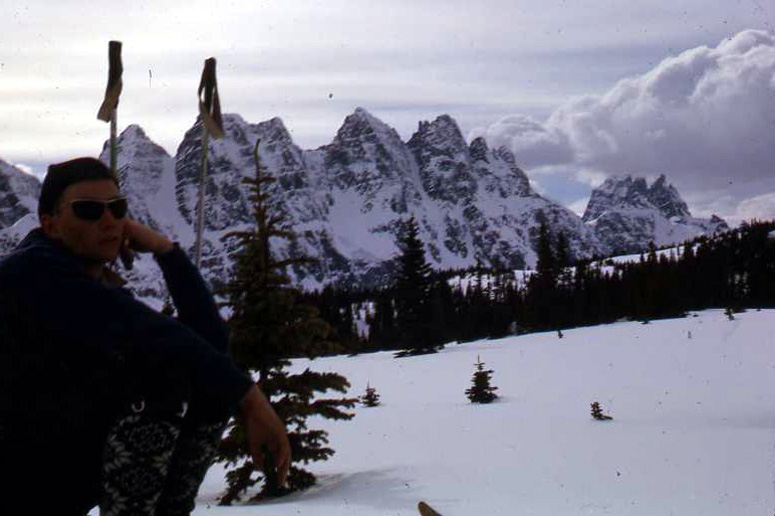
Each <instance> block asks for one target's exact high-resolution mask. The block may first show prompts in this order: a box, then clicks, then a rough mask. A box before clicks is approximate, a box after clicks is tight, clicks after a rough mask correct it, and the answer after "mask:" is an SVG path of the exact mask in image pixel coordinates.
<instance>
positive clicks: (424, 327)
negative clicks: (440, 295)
mask: <svg viewBox="0 0 775 516" xmlns="http://www.w3.org/2000/svg"><path fill="white" fill-rule="evenodd" d="M419 233H420V228H419V226H418V225H417V221H416V220H415V219H414V217H411V218H410V219H409V221H408V222H407V224H406V227H405V228H404V234H403V236H402V238H401V241H400V244H399V246H400V248H401V251H402V253H401V256H400V257H399V269H398V275H397V278H396V281H395V287H394V291H395V299H396V324H397V326H398V332H399V335H400V339H401V347H402V348H403V349H404V350H405V351H404V352H403V353H401V354H402V355H404V354H411V355H416V354H422V353H430V352H433V351H435V348H436V346H437V345H438V344H440V342H439V336H438V335H434V334H433V331H432V328H433V306H432V287H433V271H432V270H431V267H430V265H428V262H427V261H426V260H425V244H423V242H422V240H420V237H419Z"/></svg>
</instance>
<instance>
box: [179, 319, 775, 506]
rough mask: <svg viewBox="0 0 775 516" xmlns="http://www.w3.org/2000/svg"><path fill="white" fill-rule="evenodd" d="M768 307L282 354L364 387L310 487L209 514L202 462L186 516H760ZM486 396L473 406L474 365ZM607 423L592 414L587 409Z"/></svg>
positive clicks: (767, 469) (769, 401)
mask: <svg viewBox="0 0 775 516" xmlns="http://www.w3.org/2000/svg"><path fill="white" fill-rule="evenodd" d="M774 321H775V311H773V310H764V311H761V312H757V311H749V312H746V313H742V314H736V315H735V320H733V321H730V320H728V319H727V317H726V316H725V315H724V313H723V312H722V311H721V310H708V311H704V312H700V313H699V314H697V315H696V316H694V315H692V316H689V317H687V318H683V319H673V320H661V321H652V322H651V323H650V324H648V325H643V324H640V323H637V322H626V323H616V324H610V325H604V326H597V327H589V328H579V329H573V330H567V331H564V332H563V333H564V337H563V338H562V339H558V338H557V334H556V333H552V332H549V333H537V334H531V335H524V336H520V337H510V338H505V339H500V340H490V341H480V342H475V343H470V344H463V345H455V344H451V345H448V346H447V348H446V349H445V350H443V351H442V352H441V353H439V354H437V355H427V356H421V357H414V358H404V359H394V358H392V354H390V353H375V354H367V355H361V356H357V357H343V356H342V357H330V358H323V359H318V360H315V361H312V362H310V361H296V362H294V365H293V367H294V369H296V370H299V371H300V370H302V369H303V368H305V367H310V368H312V369H314V370H318V371H336V372H338V373H341V374H344V375H345V376H346V377H347V378H348V379H349V380H350V382H351V384H352V387H351V389H350V392H349V395H350V396H360V395H362V394H363V393H364V392H365V388H366V384H367V382H368V383H370V384H371V386H372V387H375V388H376V389H377V393H378V394H379V395H380V397H381V399H380V401H381V402H382V405H380V406H378V407H375V408H366V407H362V406H359V407H358V408H357V409H356V411H357V415H356V417H355V418H354V419H353V420H352V421H348V422H329V421H326V422H323V421H320V420H317V421H314V422H312V428H324V429H327V430H328V431H329V433H330V437H331V446H332V447H333V448H334V449H335V450H336V454H335V455H334V456H333V457H332V458H331V459H330V460H329V461H327V462H324V463H320V464H312V465H310V469H311V470H312V471H314V472H315V474H316V475H318V477H319V479H320V482H319V484H318V485H317V486H316V487H314V488H312V489H310V490H309V491H307V492H304V493H299V494H295V495H293V496H289V497H287V498H284V499H280V500H276V501H272V502H270V503H269V504H264V505H247V506H234V507H218V506H217V505H216V503H215V499H216V496H217V494H218V493H219V492H221V491H222V490H223V485H224V484H223V471H222V468H221V467H220V466H215V467H213V468H212V469H211V471H210V473H209V474H208V476H207V479H206V481H205V484H204V486H203V489H202V490H201V492H200V497H199V502H198V505H197V509H196V511H195V512H194V514H195V515H196V516H206V515H218V516H248V515H254V514H261V513H271V514H273V515H275V516H311V515H314V516H343V515H353V516H383V515H397V516H417V512H416V509H415V506H416V504H417V502H418V501H419V500H426V501H427V502H429V503H430V504H431V505H433V506H435V507H436V508H437V509H438V510H439V511H440V512H441V514H443V515H444V516H470V515H502V516H512V515H533V516H578V515H580V514H591V515H605V514H609V515H628V516H653V515H656V514H675V515H681V516H729V515H746V516H748V515H751V516H754V515H759V514H770V512H771V511H772V508H773V507H775V491H773V488H772V483H773V479H774V478H775V475H774V474H773V469H772V453H773V449H775V432H774V431H773V430H775V417H774V416H773V415H772V407H773V406H775V391H773V389H772V388H771V383H772V381H771V379H772V370H773V368H775V357H773V354H772V349H773V348H774V347H775V322H774ZM478 357H481V359H482V360H483V361H484V362H485V365H486V367H487V368H488V369H492V370H494V374H493V377H492V385H494V386H496V387H498V389H499V390H498V391H497V394H499V395H500V396H501V398H500V400H499V401H497V402H495V403H493V404H490V405H472V404H470V403H469V402H468V400H467V399H466V397H465V394H464V391H465V390H466V389H467V388H469V387H470V386H471V377H472V374H473V372H474V362H476V361H477V358H478ZM593 401H598V402H599V403H600V404H601V406H602V408H603V411H604V412H606V413H608V414H610V415H611V416H613V420H612V421H610V422H598V421H594V420H593V419H592V418H591V417H590V403H592V402H593Z"/></svg>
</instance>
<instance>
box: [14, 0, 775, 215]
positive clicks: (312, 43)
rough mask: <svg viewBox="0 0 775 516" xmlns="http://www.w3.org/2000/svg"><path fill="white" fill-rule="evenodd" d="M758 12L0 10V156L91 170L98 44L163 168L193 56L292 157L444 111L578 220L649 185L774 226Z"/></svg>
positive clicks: (283, 6)
mask: <svg viewBox="0 0 775 516" xmlns="http://www.w3.org/2000/svg"><path fill="white" fill-rule="evenodd" d="M774 17H775V7H773V6H772V3H771V2H770V0H726V1H720V0H648V1H634V0H630V1H623V0H621V1H620V0H607V1H606V0H583V1H577V2H572V1H559V0H525V1H500V0H489V1H488V0H481V1H479V2H472V1H470V0H466V1H457V0H443V1H442V0H439V1H436V0H407V1H404V0H391V1H384V2H381V1H375V0H353V1H348V2H345V1H337V0H325V1H291V0H284V1H255V0H251V1H241V0H237V1H220V2H215V1H208V2H197V1H186V2H173V1H167V0H153V1H143V0H135V1H132V2H119V1H111V2H99V3H98V2H93V1H92V0H88V1H86V0H68V1H67V2H53V1H50V2H42V1H31V2H3V3H2V5H0V20H2V21H0V29H1V30H0V158H2V159H4V160H5V161H7V162H9V163H14V164H21V165H25V166H27V167H29V168H30V169H31V170H32V171H33V172H34V173H36V174H38V175H40V174H42V173H43V172H44V171H45V167H46V165H47V164H48V163H50V162H55V161H60V160H64V159H67V158H70V157H73V156H76V155H97V154H98V153H99V152H100V150H101V148H102V144H103V142H104V140H105V139H106V137H107V135H108V124H105V123H103V122H100V121H98V120H97V119H96V112H97V109H98V107H99V105H100V103H101V101H102V96H103V93H104V89H105V84H106V80H107V68H108V63H107V44H108V41H109V40H111V39H116V40H120V41H122V42H123V63H124V76H123V78H124V91H123V93H122V96H121V103H120V105H119V112H118V119H119V130H121V129H123V128H125V127H126V126H127V125H129V124H132V123H136V124H139V125H141V126H142V127H143V128H144V129H145V131H146V133H147V134H148V135H149V136H150V137H151V138H152V139H153V140H154V141H156V142H157V143H159V144H160V145H162V146H163V147H164V148H165V149H166V150H167V151H168V152H169V153H170V154H173V155H174V154H175V152H176V150H177V146H178V144H179V143H180V141H181V140H182V137H183V133H184V132H185V130H186V129H188V128H189V127H190V126H191V125H192V124H193V122H194V120H195V118H196V114H197V108H196V88H197V86H198V84H199V76H200V74H201V70H202V64H203V62H204V60H205V59H206V58H207V57H210V56H213V57H216V58H217V60H218V82H219V88H220V92H221V101H222V106H223V110H224V112H232V113H239V114H240V115H242V117H243V118H245V120H247V121H249V122H253V123H256V122H260V121H263V120H267V119H269V118H271V117H273V116H279V117H281V118H282V119H283V121H284V122H285V125H286V126H287V127H288V129H289V130H290V131H291V134H292V135H293V138H294V140H295V142H296V143H297V144H298V145H300V146H301V147H303V148H314V147H317V146H319V145H323V144H326V143H329V142H330V141H331V139H332V138H333V136H334V135H335V133H336V130H337V129H338V127H339V126H340V125H341V123H342V121H343V120H344V117H345V116H347V115H348V114H350V113H351V112H352V111H354V110H355V108H356V107H358V106H361V107H364V108H366V109H367V110H368V111H370V112H371V113H372V114H374V115H375V116H377V117H379V118H380V119H381V120H383V121H384V122H386V123H387V124H389V125H391V126H393V127H394V128H396V130H397V131H398V132H399V134H400V135H401V136H402V137H403V138H404V140H408V139H409V137H410V136H411V134H412V133H413V131H415V130H416V128H417V124H418V122H419V121H420V120H432V119H434V118H436V117H437V116H438V115H441V114H444V113H447V114H449V115H451V116H452V117H453V118H455V119H456V120H457V122H458V123H459V125H460V127H461V129H462V131H463V133H464V134H465V135H467V136H468V137H469V138H472V137H474V136H477V135H485V136H486V137H487V139H488V141H489V142H490V144H491V145H507V146H509V147H510V148H512V149H513V150H514V151H515V155H516V157H517V161H518V163H519V164H520V165H521V166H522V167H523V168H524V169H525V171H526V172H527V174H528V176H529V177H530V178H531V180H532V181H533V182H534V184H535V186H536V188H538V189H539V191H541V192H542V193H544V194H545V195H547V196H549V197H551V198H553V199H556V200H558V201H560V202H563V203H564V204H566V205H568V206H571V207H572V208H573V209H575V210H576V211H579V212H580V211H582V210H583V208H584V205H585V203H586V200H587V198H588V196H589V192H590V189H591V188H592V187H593V186H594V185H597V184H599V183H600V182H601V181H602V180H603V179H604V178H605V177H607V176H610V175H621V174H632V175H641V176H646V177H648V178H650V179H653V178H655V177H656V176H658V175H659V174H661V173H664V174H666V175H667V177H668V180H669V181H670V182H671V183H673V184H674V185H675V186H676V187H677V188H678V189H679V191H680V192H681V193H682V195H683V196H684V198H685V199H686V200H687V202H688V203H689V208H690V210H691V211H692V212H693V214H694V215H696V216H709V215H710V214H711V213H717V214H719V215H722V216H724V217H726V218H728V219H729V220H730V221H731V222H737V221H739V220H740V219H741V218H750V217H754V216H758V217H766V218H775V170H774V169H775V166H774V165H773V163H775V36H774V35H773V25H774V23H775V22H774V20H773V18H774Z"/></svg>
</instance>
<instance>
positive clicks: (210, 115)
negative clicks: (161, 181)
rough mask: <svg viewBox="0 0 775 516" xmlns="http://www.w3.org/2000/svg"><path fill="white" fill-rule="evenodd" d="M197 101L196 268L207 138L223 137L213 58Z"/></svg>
mask: <svg viewBox="0 0 775 516" xmlns="http://www.w3.org/2000/svg"><path fill="white" fill-rule="evenodd" d="M197 97H198V99H199V114H200V116H201V118H202V149H201V155H200V160H199V196H198V199H197V206H196V243H195V244H194V249H195V254H196V266H197V267H199V265H200V263H201V261H202V230H203V228H204V189H205V179H206V177H207V147H208V144H209V142H208V138H209V136H212V137H213V138H214V139H218V138H221V137H222V136H223V120H222V119H221V101H220V98H219V97H218V83H217V81H216V78H215V58H214V57H211V58H209V59H206V60H205V64H204V69H203V70H202V78H201V80H200V81H199V89H198V90H197Z"/></svg>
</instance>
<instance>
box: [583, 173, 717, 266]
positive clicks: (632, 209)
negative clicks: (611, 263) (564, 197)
mask: <svg viewBox="0 0 775 516" xmlns="http://www.w3.org/2000/svg"><path fill="white" fill-rule="evenodd" d="M582 220H584V222H585V223H587V224H588V225H590V226H591V227H593V228H594V231H595V235H596V236H597V238H598V240H599V241H600V242H601V244H602V246H603V249H604V253H605V254H609V255H610V254H620V253H638V252H642V251H644V250H645V249H647V248H648V245H649V243H650V242H654V244H656V245H657V246H661V245H666V244H671V243H675V242H682V241H685V240H690V239H692V238H694V237H697V236H700V235H704V234H713V233H716V232H719V231H725V230H727V229H729V226H727V223H726V222H725V221H724V220H722V219H721V218H719V217H716V216H714V217H713V218H711V219H709V220H707V219H699V218H694V217H692V216H691V213H690V212H689V208H688V206H687V205H686V202H684V200H683V199H682V198H681V196H680V194H679V193H678V191H677V190H676V189H675V187H673V185H671V184H668V183H667V181H666V179H665V176H664V175H661V176H659V178H658V179H657V180H656V181H654V183H653V184H652V185H651V186H648V185H647V183H646V180H645V179H644V178H634V179H633V178H632V176H629V175H628V176H624V177H609V178H608V179H606V181H605V182H604V183H603V184H602V185H601V186H599V187H597V188H596V189H595V190H593V192H592V195H591V197H590V199H589V203H588V204H587V209H586V211H585V212H584V216H583V217H582Z"/></svg>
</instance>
